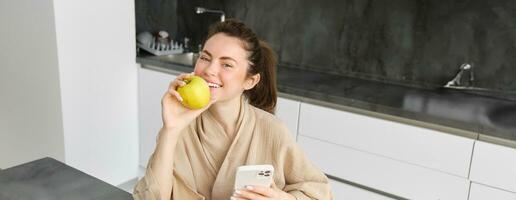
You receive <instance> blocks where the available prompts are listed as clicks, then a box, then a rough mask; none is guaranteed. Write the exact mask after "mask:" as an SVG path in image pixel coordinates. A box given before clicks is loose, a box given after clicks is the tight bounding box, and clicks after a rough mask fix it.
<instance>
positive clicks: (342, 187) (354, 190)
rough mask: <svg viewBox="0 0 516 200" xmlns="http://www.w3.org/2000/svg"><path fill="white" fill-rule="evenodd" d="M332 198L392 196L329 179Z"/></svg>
mask: <svg viewBox="0 0 516 200" xmlns="http://www.w3.org/2000/svg"><path fill="white" fill-rule="evenodd" d="M330 185H331V190H332V192H333V199H337V200H339V199H345V200H363V199H367V200H392V198H389V197H386V196H383V195H380V194H377V193H374V192H370V191H367V190H365V189H362V188H358V187H354V186H352V185H348V184H345V183H341V182H338V181H334V180H331V179H330Z"/></svg>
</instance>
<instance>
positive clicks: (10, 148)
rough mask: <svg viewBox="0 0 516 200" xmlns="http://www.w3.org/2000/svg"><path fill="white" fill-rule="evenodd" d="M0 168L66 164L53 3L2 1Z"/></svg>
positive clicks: (40, 0)
mask: <svg viewBox="0 0 516 200" xmlns="http://www.w3.org/2000/svg"><path fill="white" fill-rule="evenodd" d="M0 27H1V28H0V168H8V167H12V166H15V165H18V164H21V163H25V162H29V161H32V160H35V159H38V158H42V157H47V156H49V157H53V158H56V159H58V160H61V161H64V144H63V128H62V117H61V100H60V94H59V93H60V92H59V73H58V60H57V49H56V48H57V47H56V38H55V26H54V11H53V7H52V0H16V1H14V0H13V1H5V0H2V1H0Z"/></svg>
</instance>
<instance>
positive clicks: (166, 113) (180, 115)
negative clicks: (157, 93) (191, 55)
mask: <svg viewBox="0 0 516 200" xmlns="http://www.w3.org/2000/svg"><path fill="white" fill-rule="evenodd" d="M192 75H193V73H190V74H181V75H179V76H177V78H176V79H175V80H173V81H172V82H170V85H169V87H168V91H167V92H166V93H165V95H164V96H163V98H162V100H161V106H162V110H161V111H162V113H161V114H162V119H163V128H164V129H175V130H178V131H176V132H180V131H179V130H182V129H183V128H185V127H186V126H187V125H188V124H189V123H190V122H191V121H193V120H194V119H195V118H196V117H197V116H199V115H200V114H201V113H202V112H204V111H205V110H206V109H208V108H209V107H210V106H211V104H213V102H214V100H213V99H212V100H210V103H209V104H208V105H207V106H205V107H204V108H201V109H197V110H191V109H189V108H186V107H184V106H183V105H182V104H181V101H183V99H182V98H181V95H179V93H178V92H177V89H178V88H179V87H181V86H184V85H186V83H185V82H184V81H183V80H185V79H188V78H190V76H192Z"/></svg>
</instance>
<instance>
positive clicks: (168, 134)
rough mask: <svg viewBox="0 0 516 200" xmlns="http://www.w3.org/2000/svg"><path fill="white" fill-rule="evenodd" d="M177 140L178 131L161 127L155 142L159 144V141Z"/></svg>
mask: <svg viewBox="0 0 516 200" xmlns="http://www.w3.org/2000/svg"><path fill="white" fill-rule="evenodd" d="M177 138H179V129H177V128H175V127H165V126H163V127H162V128H161V130H160V131H159V133H158V137H157V138H156V140H157V142H159V141H160V140H177Z"/></svg>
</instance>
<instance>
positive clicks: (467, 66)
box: [444, 63, 475, 87]
mask: <svg viewBox="0 0 516 200" xmlns="http://www.w3.org/2000/svg"><path fill="white" fill-rule="evenodd" d="M465 71H469V86H471V85H472V84H473V81H474V80H475V78H474V77H473V65H471V64H468V63H464V64H462V65H461V66H460V67H459V72H458V73H457V75H455V78H453V79H452V80H451V81H448V83H446V85H445V86H444V87H464V86H465V85H462V84H461V80H462V76H463V74H464V72H465Z"/></svg>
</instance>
